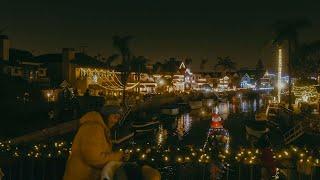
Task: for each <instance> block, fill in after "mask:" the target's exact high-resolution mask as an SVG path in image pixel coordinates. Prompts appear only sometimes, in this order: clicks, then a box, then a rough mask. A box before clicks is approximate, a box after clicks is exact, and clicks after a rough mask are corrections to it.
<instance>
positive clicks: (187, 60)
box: [184, 58, 192, 66]
mask: <svg viewBox="0 0 320 180" xmlns="http://www.w3.org/2000/svg"><path fill="white" fill-rule="evenodd" d="M184 62H185V64H186V66H190V65H191V64H192V59H191V58H186V59H185V60H184Z"/></svg>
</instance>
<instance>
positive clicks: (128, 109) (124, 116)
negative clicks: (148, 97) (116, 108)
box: [119, 106, 132, 125]
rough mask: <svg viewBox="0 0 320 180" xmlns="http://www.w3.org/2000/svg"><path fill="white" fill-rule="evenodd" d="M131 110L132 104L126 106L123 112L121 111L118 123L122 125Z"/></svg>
mask: <svg viewBox="0 0 320 180" xmlns="http://www.w3.org/2000/svg"><path fill="white" fill-rule="evenodd" d="M131 111H132V106H128V107H127V108H126V110H125V112H124V113H123V115H122V116H121V119H120V121H119V124H120V125H123V123H124V121H125V120H126V119H127V117H128V116H129V114H130V112H131Z"/></svg>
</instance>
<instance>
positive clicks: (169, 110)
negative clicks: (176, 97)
mask: <svg viewBox="0 0 320 180" xmlns="http://www.w3.org/2000/svg"><path fill="white" fill-rule="evenodd" d="M161 113H162V114H165V115H170V116H176V115H178V114H179V107H178V106H165V107H163V108H161Z"/></svg>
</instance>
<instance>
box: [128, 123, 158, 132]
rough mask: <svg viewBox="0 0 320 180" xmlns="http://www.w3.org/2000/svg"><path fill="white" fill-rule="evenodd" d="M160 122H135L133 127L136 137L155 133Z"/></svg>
mask: <svg viewBox="0 0 320 180" xmlns="http://www.w3.org/2000/svg"><path fill="white" fill-rule="evenodd" d="M159 124H160V122H159V121H157V120H152V121H147V122H133V123H132V124H131V127H132V129H133V132H134V133H135V135H137V134H146V133H154V132H155V130H156V129H157V128H158V126H159Z"/></svg>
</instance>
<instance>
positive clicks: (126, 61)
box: [112, 36, 133, 105]
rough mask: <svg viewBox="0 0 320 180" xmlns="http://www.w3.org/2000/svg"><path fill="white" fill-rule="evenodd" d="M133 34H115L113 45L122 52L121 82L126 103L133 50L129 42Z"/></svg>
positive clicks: (123, 99)
mask: <svg viewBox="0 0 320 180" xmlns="http://www.w3.org/2000/svg"><path fill="white" fill-rule="evenodd" d="M132 38H133V37H132V36H123V37H121V36H113V37H112V39H113V46H114V47H115V48H116V49H117V50H118V51H119V52H120V55H121V64H120V72H121V78H120V79H121V82H122V84H123V87H122V103H123V105H126V102H125V100H126V86H127V82H128V77H129V75H130V72H131V71H130V62H131V60H132V57H131V50H130V48H129V42H130V41H131V40H132Z"/></svg>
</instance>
